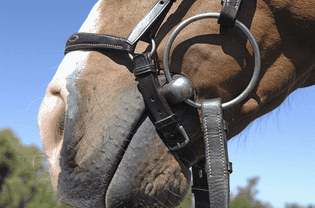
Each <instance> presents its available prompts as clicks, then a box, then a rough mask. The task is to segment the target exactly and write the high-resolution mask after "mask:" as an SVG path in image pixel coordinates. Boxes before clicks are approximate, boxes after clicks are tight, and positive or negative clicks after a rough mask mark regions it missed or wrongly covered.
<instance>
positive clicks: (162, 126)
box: [133, 53, 189, 151]
mask: <svg viewBox="0 0 315 208" xmlns="http://www.w3.org/2000/svg"><path fill="white" fill-rule="evenodd" d="M133 61H134V67H135V68H134V74H135V75H136V78H137V80H138V81H139V84H138V88H139V91H140V92H141V94H142V97H143V99H144V102H145V104H146V106H147V108H148V109H149V111H150V113H151V118H152V120H153V122H154V125H155V127H156V129H157V130H158V131H159V133H160V134H162V136H161V139H162V140H163V141H164V143H165V144H166V145H167V147H168V148H169V149H170V150H171V151H175V150H179V149H181V148H182V147H184V146H185V145H186V144H187V143H188V142H189V138H188V136H187V134H186V132H185V130H184V129H183V127H182V126H180V125H179V124H178V122H177V119H176V117H175V115H174V114H173V113H172V111H171V109H170V107H169V105H168V103H167V101H166V99H165V98H164V96H163V94H162V90H161V86H160V83H159V81H158V78H157V74H156V70H155V66H154V65H153V64H152V60H151V58H150V54H149V53H143V54H138V55H136V56H134V58H133Z"/></svg>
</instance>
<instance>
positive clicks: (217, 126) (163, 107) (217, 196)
mask: <svg viewBox="0 0 315 208" xmlns="http://www.w3.org/2000/svg"><path fill="white" fill-rule="evenodd" d="M173 2H175V0H158V1H157V3H156V4H155V5H154V6H153V7H152V8H151V10H150V11H149V12H148V13H147V14H146V15H145V16H144V18H143V19H142V20H141V21H140V22H139V23H138V24H137V26H136V27H135V28H134V29H133V30H132V32H131V33H130V35H129V36H128V38H127V39H126V38H122V37H117V36H112V35H105V34H92V33H75V34H73V35H72V36H70V38H69V39H68V41H67V44H66V49H65V54H66V53H68V52H70V51H74V50H108V49H114V50H120V51H124V52H127V53H128V54H129V57H130V59H131V60H132V61H133V63H134V71H133V73H134V75H135V77H136V80H137V81H138V82H139V84H138V89H139V91H140V92H141V94H142V96H143V99H144V102H145V104H146V108H147V109H148V110H149V112H150V114H149V117H150V119H151V121H152V122H153V123H154V125H155V127H156V130H157V132H158V134H159V135H160V138H161V139H162V140H163V142H164V143H165V145H166V146H167V147H168V148H169V149H170V151H174V152H176V153H178V155H179V157H180V158H181V160H182V162H183V163H184V164H185V165H187V166H189V165H190V166H191V165H193V167H192V170H193V193H194V195H195V204H196V207H198V208H199V207H209V205H210V207H226V208H227V207H229V175H230V174H231V173H232V163H230V162H229V159H228V153H227V138H226V132H227V131H228V124H227V122H225V121H224V119H223V112H222V110H224V109H227V108H231V107H234V106H235V105H237V104H239V103H240V102H241V101H242V100H244V99H245V98H246V97H247V96H248V95H249V93H250V92H251V91H252V90H253V88H254V87H255V85H256V82H257V80H258V77H259V72H260V53H259V48H258V45H257V43H256V41H255V39H254V37H253V35H252V34H251V33H250V31H249V30H248V29H247V27H246V26H245V25H243V24H242V23H241V22H239V21H237V20H236V17H237V13H238V11H239V9H240V5H241V0H222V4H223V7H222V10H221V12H220V14H219V13H204V14H199V15H196V16H193V17H191V18H189V19H187V20H185V21H183V22H182V23H181V24H180V25H179V26H177V28H175V30H174V31H173V32H172V34H171V35H170V37H169V39H168V41H167V43H166V46H165V49H164V53H163V69H164V74H165V84H161V83H160V82H161V79H159V77H158V73H159V72H158V71H157V69H156V66H155V65H154V64H153V60H152V58H151V57H152V55H153V54H154V53H155V50H156V47H155V42H154V37H155V34H156V32H157V30H158V29H159V27H160V25H161V24H162V22H163V20H164V18H165V16H166V14H167V13H168V11H169V10H170V8H171V6H172V4H173ZM204 18H217V19H218V23H219V24H221V27H225V28H231V27H233V26H234V25H236V26H237V27H238V28H240V29H241V30H242V31H243V32H244V33H245V35H246V36H247V37H248V39H249V40H250V43H251V44H252V46H253V49H254V55H255V68H254V73H253V76H252V79H251V80H250V83H249V84H248V86H247V87H246V89H245V90H244V91H243V92H242V93H241V94H240V95H239V96H238V97H236V98H234V99H233V100H231V101H229V102H226V103H221V98H215V99H209V100H202V102H201V103H197V102H195V101H193V100H192V99H191V98H192V97H193V94H194V93H193V92H194V89H193V86H192V83H191V82H190V80H189V79H188V78H186V77H184V76H182V75H173V76H172V75H171V73H170V70H169V53H170V49H171V46H172V43H173V41H174V39H175V38H176V36H177V35H178V34H179V33H180V31H181V30H182V29H183V28H184V27H186V26H187V25H189V24H190V23H192V22H194V21H197V20H200V19H204ZM139 40H142V41H144V42H148V43H151V44H152V45H151V48H152V49H151V51H150V52H144V53H141V54H134V50H135V47H136V44H137V43H138V41H139ZM161 85H162V86H161ZM183 102H186V104H188V105H189V106H191V107H193V108H194V109H193V111H194V112H193V115H192V119H190V122H189V125H187V124H185V122H183V121H182V119H181V115H180V113H177V112H175V113H173V112H172V109H173V107H174V106H177V108H179V109H181V106H183V104H182V103H183ZM178 106H179V107H178ZM186 107H187V106H186ZM196 109H201V112H202V125H200V121H199V116H198V113H197V110H196ZM180 111H181V110H179V112H180ZM186 123H187V122H186ZM200 126H201V129H202V132H203V138H204V143H205V158H202V159H201V160H199V161H198V158H197V157H196V156H195V154H194V151H193V150H192V149H191V148H190V147H187V146H186V145H187V143H188V142H189V141H190V140H191V137H193V135H194V134H195V133H196V129H197V130H199V129H200ZM206 175H207V177H205V176H206ZM206 190H208V191H209V194H208V192H207V191H206ZM200 204H203V205H200Z"/></svg>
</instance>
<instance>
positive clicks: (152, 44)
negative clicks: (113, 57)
mask: <svg viewBox="0 0 315 208" xmlns="http://www.w3.org/2000/svg"><path fill="white" fill-rule="evenodd" d="M155 50H156V44H155V41H154V39H153V38H151V52H150V57H152V55H153V53H154V52H155ZM128 55H129V58H130V59H131V61H133V55H132V54H131V53H128Z"/></svg>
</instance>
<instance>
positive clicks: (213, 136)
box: [201, 98, 230, 208]
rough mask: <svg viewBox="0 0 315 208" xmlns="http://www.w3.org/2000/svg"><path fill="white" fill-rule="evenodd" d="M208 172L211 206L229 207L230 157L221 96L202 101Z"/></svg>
mask: <svg viewBox="0 0 315 208" xmlns="http://www.w3.org/2000/svg"><path fill="white" fill-rule="evenodd" d="M201 110H202V127H203V138H204V142H205V157H206V166H205V169H206V173H207V176H208V177H207V178H208V186H209V196H210V207H220V208H228V207H229V192H230V184H229V177H230V171H229V165H228V163H229V159H228V153H227V138H226V131H227V123H226V122H225V121H224V120H223V115H222V103H221V98H215V99H211V100H203V101H202V102H201Z"/></svg>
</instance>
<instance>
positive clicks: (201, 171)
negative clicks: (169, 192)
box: [192, 157, 210, 208]
mask: <svg viewBox="0 0 315 208" xmlns="http://www.w3.org/2000/svg"><path fill="white" fill-rule="evenodd" d="M205 164H206V159H205V158H204V157H203V158H201V159H200V160H199V161H198V162H197V163H196V164H195V165H193V166H192V174H193V185H192V192H193V193H194V197H195V207H196V208H197V207H198V208H208V207H210V206H209V205H210V199H209V191H208V179H207V174H206V172H205Z"/></svg>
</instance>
